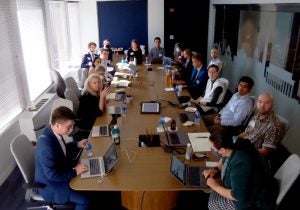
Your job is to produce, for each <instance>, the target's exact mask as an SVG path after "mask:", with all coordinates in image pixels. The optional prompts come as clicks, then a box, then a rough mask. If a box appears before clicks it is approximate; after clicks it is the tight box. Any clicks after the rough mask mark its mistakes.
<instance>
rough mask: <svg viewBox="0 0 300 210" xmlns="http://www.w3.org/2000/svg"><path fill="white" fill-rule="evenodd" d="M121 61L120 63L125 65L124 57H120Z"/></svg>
mask: <svg viewBox="0 0 300 210" xmlns="http://www.w3.org/2000/svg"><path fill="white" fill-rule="evenodd" d="M121 63H122V65H125V58H124V57H122V60H121Z"/></svg>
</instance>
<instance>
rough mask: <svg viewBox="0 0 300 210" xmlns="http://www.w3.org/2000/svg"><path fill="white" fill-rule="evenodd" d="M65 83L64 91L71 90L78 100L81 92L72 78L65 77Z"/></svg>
mask: <svg viewBox="0 0 300 210" xmlns="http://www.w3.org/2000/svg"><path fill="white" fill-rule="evenodd" d="M65 83H66V89H72V90H73V91H74V93H75V94H76V96H77V97H78V98H79V97H80V95H81V91H80V90H79V87H78V85H77V83H76V81H75V79H74V77H66V78H65Z"/></svg>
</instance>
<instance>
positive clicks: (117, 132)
mask: <svg viewBox="0 0 300 210" xmlns="http://www.w3.org/2000/svg"><path fill="white" fill-rule="evenodd" d="M111 138H112V140H113V142H114V143H115V144H117V145H118V144H120V129H119V128H118V125H114V128H113V129H112V131H111Z"/></svg>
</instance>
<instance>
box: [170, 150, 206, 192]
mask: <svg viewBox="0 0 300 210" xmlns="http://www.w3.org/2000/svg"><path fill="white" fill-rule="evenodd" d="M205 169H207V167H206V166H190V165H187V164H184V158H183V159H180V158H179V157H178V156H176V155H174V154H173V155H172V159H171V167H170V172H171V173H172V174H173V175H174V176H175V177H176V178H177V179H178V180H179V181H180V182H181V183H182V184H183V185H185V186H188V187H199V188H202V189H209V187H208V186H207V184H206V180H205V178H204V176H203V175H202V172H203V171H204V170H205Z"/></svg>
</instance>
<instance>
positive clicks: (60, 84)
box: [51, 70, 66, 98]
mask: <svg viewBox="0 0 300 210" xmlns="http://www.w3.org/2000/svg"><path fill="white" fill-rule="evenodd" d="M51 77H52V80H53V82H54V86H55V90H56V93H57V95H58V96H59V97H61V98H65V90H66V83H65V81H64V79H63V78H62V76H61V75H60V73H59V72H58V71H56V70H51Z"/></svg>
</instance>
